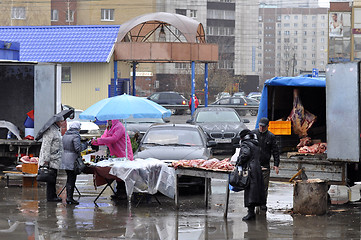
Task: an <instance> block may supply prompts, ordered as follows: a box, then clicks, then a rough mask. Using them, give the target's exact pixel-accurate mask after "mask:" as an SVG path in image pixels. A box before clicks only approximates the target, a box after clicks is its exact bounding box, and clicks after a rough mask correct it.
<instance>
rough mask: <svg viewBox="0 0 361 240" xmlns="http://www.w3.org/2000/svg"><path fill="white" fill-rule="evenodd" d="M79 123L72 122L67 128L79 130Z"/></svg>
mask: <svg viewBox="0 0 361 240" xmlns="http://www.w3.org/2000/svg"><path fill="white" fill-rule="evenodd" d="M80 126H81V123H80V122H78V121H74V122H71V123H70V126H69V128H75V129H80Z"/></svg>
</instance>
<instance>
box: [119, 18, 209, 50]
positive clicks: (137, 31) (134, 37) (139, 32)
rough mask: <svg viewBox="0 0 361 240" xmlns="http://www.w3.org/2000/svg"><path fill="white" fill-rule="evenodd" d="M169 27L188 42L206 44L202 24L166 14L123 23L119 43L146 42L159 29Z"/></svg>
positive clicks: (190, 19)
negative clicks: (174, 29) (178, 32)
mask: <svg viewBox="0 0 361 240" xmlns="http://www.w3.org/2000/svg"><path fill="white" fill-rule="evenodd" d="M168 26H173V27H175V28H177V29H178V30H179V31H180V32H181V33H182V34H183V35H184V37H185V38H186V40H187V42H190V43H205V42H206V40H205V34H204V29H203V25H202V24H201V23H199V22H198V21H196V20H194V19H192V18H189V17H186V16H183V15H180V14H175V13H166V12H156V13H150V14H144V15H141V16H138V17H135V18H133V19H131V20H130V21H128V22H126V23H123V24H122V25H121V26H120V28H119V34H118V42H129V41H130V42H145V41H147V40H148V39H149V37H150V36H151V35H152V34H153V33H154V32H155V31H156V30H157V29H159V28H163V29H164V27H165V28H168ZM168 30H170V29H169V28H168ZM172 34H173V35H174V36H175V37H176V38H177V36H176V35H175V33H173V32H172ZM178 40H179V38H178Z"/></svg>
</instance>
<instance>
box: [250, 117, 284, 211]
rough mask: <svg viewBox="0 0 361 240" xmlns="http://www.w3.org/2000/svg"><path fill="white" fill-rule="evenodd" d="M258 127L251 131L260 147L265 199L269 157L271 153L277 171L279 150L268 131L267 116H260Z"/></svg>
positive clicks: (269, 170) (274, 138)
mask: <svg viewBox="0 0 361 240" xmlns="http://www.w3.org/2000/svg"><path fill="white" fill-rule="evenodd" d="M258 126H259V128H258V129H255V130H254V131H253V132H254V133H255V134H256V135H257V139H258V144H259V148H260V164H261V167H262V174H263V179H264V187H265V194H266V200H267V195H268V184H269V178H270V172H271V164H270V159H271V155H272V156H273V160H274V166H273V169H274V170H275V171H276V174H278V173H279V168H278V166H279V164H280V152H279V148H278V145H277V140H276V137H275V135H274V134H273V133H271V132H270V131H268V126H269V120H268V118H261V119H260V121H259V124H258ZM261 210H263V211H266V210H267V206H266V205H263V206H261Z"/></svg>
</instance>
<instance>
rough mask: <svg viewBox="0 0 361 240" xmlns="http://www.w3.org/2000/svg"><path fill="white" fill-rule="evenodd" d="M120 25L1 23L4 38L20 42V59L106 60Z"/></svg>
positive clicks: (45, 60) (0, 31)
mask: <svg viewBox="0 0 361 240" xmlns="http://www.w3.org/2000/svg"><path fill="white" fill-rule="evenodd" d="M118 30H119V26H118V25H116V26H114V25H113V26H112V25H106V26H103V25H94V26H80V25H77V26H13V27H11V26H4V27H0V38H1V40H3V41H10V42H18V43H20V61H35V62H109V61H110V57H111V55H112V54H113V48H114V43H115V41H116V37H117V35H118Z"/></svg>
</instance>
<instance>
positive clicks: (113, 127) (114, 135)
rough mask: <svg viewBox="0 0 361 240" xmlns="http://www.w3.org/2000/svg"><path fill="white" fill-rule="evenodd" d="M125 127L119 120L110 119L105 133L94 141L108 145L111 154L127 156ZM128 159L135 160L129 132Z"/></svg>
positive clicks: (94, 142) (96, 143)
mask: <svg viewBox="0 0 361 240" xmlns="http://www.w3.org/2000/svg"><path fill="white" fill-rule="evenodd" d="M125 134H126V131H125V127H124V126H123V124H122V123H121V122H120V121H119V120H108V126H107V129H106V130H105V132H104V134H103V135H102V136H101V137H100V138H98V139H95V140H93V141H92V144H93V145H95V146H99V145H106V146H107V147H108V148H109V154H110V155H111V156H116V157H126V152H125ZM127 150H128V156H127V157H128V159H129V160H133V151H132V144H131V142H130V138H129V136H128V134H127Z"/></svg>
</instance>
